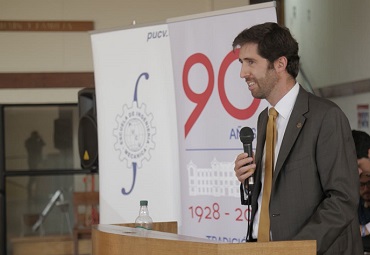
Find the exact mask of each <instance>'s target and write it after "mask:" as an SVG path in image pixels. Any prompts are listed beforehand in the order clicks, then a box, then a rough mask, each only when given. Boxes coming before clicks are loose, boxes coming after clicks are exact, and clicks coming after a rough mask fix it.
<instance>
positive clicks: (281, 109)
mask: <svg viewBox="0 0 370 255" xmlns="http://www.w3.org/2000/svg"><path fill="white" fill-rule="evenodd" d="M298 92H299V84H298V83H296V84H295V85H294V86H293V88H292V89H291V90H290V91H289V92H288V93H287V94H286V95H285V96H284V97H283V98H282V99H280V101H279V102H278V103H277V104H276V105H275V106H274V108H275V110H276V111H277V112H278V113H279V115H278V117H277V119H276V128H277V141H276V145H275V162H274V169H275V165H276V161H277V158H278V155H279V151H280V147H281V143H282V141H283V137H284V133H285V129H286V127H287V125H288V121H289V118H290V114H291V113H292V110H293V107H294V104H295V101H296V99H297V96H298ZM271 107H273V106H272V105H269V106H268V108H269V109H270V108H271ZM267 114H268V111H267ZM265 151H266V146H265V149H264V152H263V157H262V177H261V178H262V179H261V181H262V187H261V192H260V194H259V196H258V200H257V202H258V205H259V206H258V209H257V212H256V215H255V217H254V221H253V233H252V237H253V238H255V239H257V234H258V225H259V222H260V213H261V210H260V208H261V205H262V195H263V186H264V179H265V154H266V153H265ZM271 240H272V233H271Z"/></svg>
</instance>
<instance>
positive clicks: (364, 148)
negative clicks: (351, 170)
mask: <svg viewBox="0 0 370 255" xmlns="http://www.w3.org/2000/svg"><path fill="white" fill-rule="evenodd" d="M352 136H353V140H354V141H355V146H356V154H357V159H360V158H368V152H369V149H370V136H369V135H368V134H367V133H366V132H363V131H358V130H352Z"/></svg>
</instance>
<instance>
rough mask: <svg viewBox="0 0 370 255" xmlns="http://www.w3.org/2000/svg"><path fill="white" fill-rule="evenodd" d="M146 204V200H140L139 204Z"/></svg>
mask: <svg viewBox="0 0 370 255" xmlns="http://www.w3.org/2000/svg"><path fill="white" fill-rule="evenodd" d="M144 205H148V200H140V206H144Z"/></svg>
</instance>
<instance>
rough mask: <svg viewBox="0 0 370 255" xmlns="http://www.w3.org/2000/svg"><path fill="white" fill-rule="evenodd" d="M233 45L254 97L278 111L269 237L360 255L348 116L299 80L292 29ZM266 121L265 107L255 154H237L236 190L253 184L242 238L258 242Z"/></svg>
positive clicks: (253, 35) (272, 26) (252, 33)
mask: <svg viewBox="0 0 370 255" xmlns="http://www.w3.org/2000/svg"><path fill="white" fill-rule="evenodd" d="M233 48H234V49H236V48H238V49H239V60H240V62H241V65H242V66H241V72H240V76H241V78H243V79H245V81H246V83H247V85H248V88H249V90H250V91H251V93H252V95H253V97H255V98H260V99H266V100H267V102H268V103H269V106H268V108H271V107H274V108H275V109H276V110H277V112H278V117H277V120H276V125H277V141H276V147H275V163H274V165H275V167H274V171H273V177H272V187H271V196H270V203H269V209H268V214H269V219H270V240H272V241H279V240H316V244H317V254H326V255H328V254H333V255H334V254H335V255H340V254H346V255H357V254H363V251H362V245H361V237H360V233H359V231H358V229H359V228H358V226H359V223H358V217H357V205H358V201H359V193H358V190H359V181H358V171H357V161H356V152H355V147H354V142H353V138H352V134H351V129H350V126H349V123H348V120H347V118H346V116H345V115H344V113H343V112H342V111H341V110H340V108H339V107H338V106H337V105H335V104H334V103H332V102H331V101H329V100H326V99H323V98H320V97H317V96H315V95H313V94H311V93H308V92H306V91H305V90H304V89H303V88H302V87H301V86H300V85H299V84H298V83H297V82H296V77H297V75H298V70H299V56H298V43H297V42H296V40H295V39H294V38H293V37H292V35H291V34H290V31H289V29H287V28H285V27H282V26H280V25H278V24H276V23H264V24H260V25H256V26H253V27H251V28H249V29H245V30H244V31H242V32H241V33H240V34H239V35H238V36H237V37H236V38H235V39H234V42H233ZM267 120H268V109H267V108H266V109H265V110H264V111H262V112H261V113H260V115H259V117H258V123H257V147H256V152H255V155H254V157H253V155H248V154H247V153H241V154H240V155H238V156H237V158H236V160H235V168H234V170H235V175H236V177H237V178H238V180H239V181H240V182H241V185H243V184H244V181H245V180H246V179H247V178H249V177H251V176H253V178H254V182H255V185H254V188H253V191H252V199H251V205H252V216H251V221H252V224H251V229H250V231H249V233H248V236H247V241H255V240H256V239H257V236H258V230H259V219H260V214H261V212H260V211H261V209H260V208H261V201H262V194H261V193H263V192H262V190H263V188H262V187H261V186H262V184H263V183H264V176H265V175H264V173H265V163H264V159H265V155H264V153H265V150H264V147H265V139H266V125H267ZM256 241H258V240H256Z"/></svg>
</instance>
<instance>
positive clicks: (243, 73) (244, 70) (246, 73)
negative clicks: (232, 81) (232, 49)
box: [240, 65, 250, 78]
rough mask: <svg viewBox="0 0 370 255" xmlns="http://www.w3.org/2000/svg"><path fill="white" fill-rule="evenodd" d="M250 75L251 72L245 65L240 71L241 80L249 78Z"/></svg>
mask: <svg viewBox="0 0 370 255" xmlns="http://www.w3.org/2000/svg"><path fill="white" fill-rule="evenodd" d="M249 75H250V72H249V69H248V67H246V66H245V65H242V67H241V69H240V78H247V77H249Z"/></svg>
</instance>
